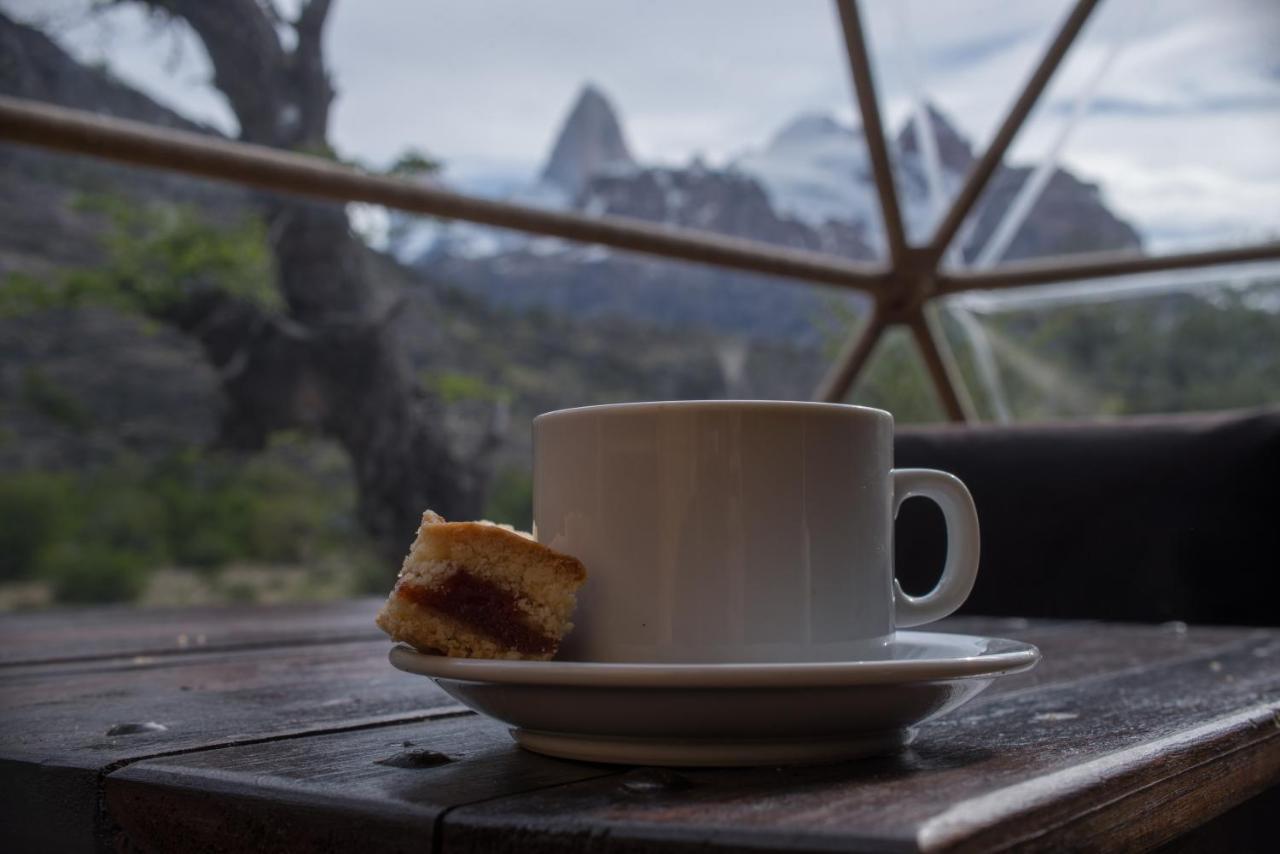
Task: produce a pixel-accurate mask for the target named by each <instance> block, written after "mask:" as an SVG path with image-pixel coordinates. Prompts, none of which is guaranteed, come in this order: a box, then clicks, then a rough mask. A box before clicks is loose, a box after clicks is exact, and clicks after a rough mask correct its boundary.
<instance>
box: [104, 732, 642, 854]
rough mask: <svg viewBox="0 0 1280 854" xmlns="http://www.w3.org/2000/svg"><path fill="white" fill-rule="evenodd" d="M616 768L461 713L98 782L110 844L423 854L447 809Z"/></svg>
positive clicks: (151, 767) (137, 770)
mask: <svg viewBox="0 0 1280 854" xmlns="http://www.w3.org/2000/svg"><path fill="white" fill-rule="evenodd" d="M615 773H617V771H616V770H614V769H611V768H606V767H602V766H595V765H589V764H586V763H580V762H564V761H559V760H555V759H548V758H546V757H542V756H537V755H535V754H532V753H527V752H525V751H523V750H519V749H517V748H515V747H514V745H513V744H512V742H511V739H510V737H509V736H508V735H507V732H506V728H505V727H503V726H502V725H501V724H498V723H496V722H494V721H490V720H487V719H484V718H480V717H478V716H475V715H467V716H464V717H454V718H447V719H443V720H436V721H430V722H424V723H415V724H409V725H404V726H392V727H380V728H378V729H375V730H363V731H358V732H347V733H340V734H333V735H322V736H314V737H311V738H302V739H291V740H287V741H276V742H271V743H267V744H258V745H247V746H243V747H232V748H226V749H222V750H213V751H205V752H201V753H192V754H185V755H182V756H175V757H169V758H163V759H155V760H149V761H146V762H141V763H137V764H134V765H130V766H128V767H126V768H123V769H121V770H119V771H116V772H115V773H113V774H111V775H110V776H109V777H107V779H106V781H105V787H104V788H105V797H106V805H107V810H108V812H109V813H110V816H111V821H112V823H113V828H112V831H111V833H112V837H113V841H114V843H115V845H116V846H117V848H127V849H128V850H136V851H173V850H183V851H237V850H263V849H271V850H278V851H344V850H373V851H406V852H407V851H418V852H422V851H430V850H433V848H434V842H435V840H434V832H435V827H436V821H437V819H438V818H439V816H440V815H441V814H442V813H443V812H444V811H445V810H447V809H449V808H451V807H453V806H456V805H458V804H466V803H475V802H477V801H483V800H488V799H491V798H495V797H500V796H504V795H512V794H516V793H520V792H527V791H534V790H539V789H545V788H547V787H549V786H557V785H563V784H565V783H570V782H575V781H581V780H588V779H592V778H595V777H600V776H603V775H608V774H615Z"/></svg>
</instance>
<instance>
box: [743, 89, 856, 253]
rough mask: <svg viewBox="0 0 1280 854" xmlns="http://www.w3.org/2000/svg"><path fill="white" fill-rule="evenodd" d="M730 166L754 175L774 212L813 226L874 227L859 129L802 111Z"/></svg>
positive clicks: (826, 116)
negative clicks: (760, 146)
mask: <svg viewBox="0 0 1280 854" xmlns="http://www.w3.org/2000/svg"><path fill="white" fill-rule="evenodd" d="M731 166H732V168H733V169H735V170H737V171H739V172H742V173H744V174H747V175H750V176H752V177H754V178H756V179H757V180H758V181H759V182H760V183H761V185H763V187H764V190H765V193H767V194H768V196H769V200H770V201H771V202H772V204H773V206H774V208H775V209H776V210H777V211H778V212H779V213H784V214H786V215H788V216H791V217H794V218H795V219H798V220H800V221H801V222H804V223H807V224H809V225H811V226H814V227H818V226H822V225H824V224H825V223H827V222H830V221H832V220H835V221H838V222H857V223H862V224H864V225H865V226H867V227H868V229H869V231H870V232H872V233H874V232H876V231H878V230H879V227H880V225H879V214H878V213H877V212H876V209H875V196H874V194H868V193H867V187H868V186H869V183H870V181H871V165H870V163H869V161H868V158H867V147H866V144H865V143H864V142H863V139H862V133H861V131H860V130H858V129H857V128H854V127H850V126H848V125H843V124H840V123H839V122H838V121H836V120H835V119H834V118H832V117H831V116H828V115H821V114H817V113H810V114H806V115H802V116H800V117H798V118H796V119H795V120H793V121H792V122H791V123H789V124H787V125H786V126H785V127H783V128H782V129H781V130H780V131H778V133H777V134H776V135H775V136H774V138H773V139H772V140H771V141H770V142H769V144H768V145H767V146H766V147H765V148H763V149H761V150H759V151H753V152H748V153H746V154H743V155H741V156H740V157H738V158H737V159H735V160H734V161H733V163H732V164H731Z"/></svg>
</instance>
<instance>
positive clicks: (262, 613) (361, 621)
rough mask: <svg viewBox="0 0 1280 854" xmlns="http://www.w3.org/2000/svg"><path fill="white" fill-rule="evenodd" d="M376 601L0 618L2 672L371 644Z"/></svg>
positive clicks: (85, 611)
mask: <svg viewBox="0 0 1280 854" xmlns="http://www.w3.org/2000/svg"><path fill="white" fill-rule="evenodd" d="M380 601H381V600H379V599H375V598H366V599H351V600H346V601H342V602H322V603H315V604H296V605H249V606H204V607H193V608H158V609H155V610H143V609H138V608H128V607H118V608H116V607H113V608H70V609H58V610H52V611H41V612H36V613H30V614H5V615H3V616H0V675H3V673H4V669H3V668H5V667H6V666H12V665H19V664H30V663H55V662H65V661H76V660H93V659H106V658H118V657H122V656H134V655H153V656H155V655H174V654H183V653H188V652H197V651H205V652H207V651H210V650H225V649H245V648H252V647H257V646H267V645H274V646H284V645H295V644H308V643H332V642H337V641H349V640H374V639H376V638H379V637H381V636H382V633H381V632H380V631H379V630H378V628H377V627H376V626H374V624H373V615H374V614H375V613H376V612H377V609H378V605H379V604H380Z"/></svg>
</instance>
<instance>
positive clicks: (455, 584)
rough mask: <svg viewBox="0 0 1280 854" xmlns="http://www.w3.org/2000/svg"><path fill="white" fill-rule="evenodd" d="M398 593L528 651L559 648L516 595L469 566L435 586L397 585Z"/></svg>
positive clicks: (534, 651) (413, 601)
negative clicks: (529, 618) (537, 626)
mask: <svg viewBox="0 0 1280 854" xmlns="http://www.w3.org/2000/svg"><path fill="white" fill-rule="evenodd" d="M396 595H398V596H400V597H402V598H404V599H407V600H409V601H410V602H412V603H414V604H415V605H421V606H424V607H427V608H432V609H434V610H436V611H439V612H440V613H442V614H447V615H449V616H450V617H453V618H454V619H455V620H458V621H459V622H461V623H464V624H466V626H467V627H468V628H470V629H472V630H474V631H477V632H481V633H482V634H486V635H488V636H489V637H491V638H493V639H494V640H496V641H498V642H499V643H501V644H502V645H503V646H505V647H508V648H510V649H514V650H516V651H517V652H520V653H523V654H525V655H534V654H537V655H541V654H545V653H548V652H553V651H555V648H556V639H555V638H552V637H548V636H547V635H545V634H543V633H542V632H540V631H538V630H537V629H535V628H533V627H531V626H530V625H529V624H528V623H526V622H525V618H524V613H523V612H522V611H521V610H520V608H519V606H518V605H516V599H515V597H514V596H512V595H511V594H510V593H508V592H507V591H505V590H503V589H502V588H501V587H498V586H497V585H496V584H492V583H490V582H488V581H485V580H484V579H483V578H480V577H478V576H476V575H473V574H471V573H470V572H468V571H467V570H465V569H455V570H454V571H453V572H452V573H451V574H450V575H448V576H447V577H446V578H445V579H444V580H443V581H441V582H440V583H439V584H437V585H434V586H432V587H423V586H422V585H419V584H404V583H402V584H400V585H399V586H398V587H397V588H396Z"/></svg>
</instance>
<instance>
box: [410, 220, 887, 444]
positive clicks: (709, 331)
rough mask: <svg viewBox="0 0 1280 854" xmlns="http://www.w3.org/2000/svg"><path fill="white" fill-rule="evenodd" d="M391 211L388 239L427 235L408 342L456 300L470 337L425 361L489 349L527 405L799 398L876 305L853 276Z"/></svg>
mask: <svg viewBox="0 0 1280 854" xmlns="http://www.w3.org/2000/svg"><path fill="white" fill-rule="evenodd" d="M388 219H389V220H390V222H391V225H390V227H389V228H388V229H387V231H388V232H389V233H390V234H391V238H390V240H391V241H392V242H394V241H395V240H409V241H415V242H417V243H418V244H419V245H420V247H421V248H422V251H421V252H420V253H419V255H418V260H417V261H416V262H414V263H413V264H409V265H399V269H403V270H406V271H408V272H406V273H404V274H403V275H406V276H411V277H413V278H412V281H413V282H415V283H416V287H417V288H420V289H421V290H422V291H423V292H424V293H423V295H422V296H421V297H418V296H415V297H414V299H415V300H425V302H423V303H422V313H421V317H419V318H418V319H417V320H416V321H415V323H416V324H417V326H415V327H414V328H413V329H412V330H410V334H409V335H408V336H407V342H408V346H410V347H411V348H418V349H422V348H429V347H434V346H435V345H434V344H433V343H432V342H433V341H437V340H438V339H439V337H440V334H441V333H433V332H432V331H431V329H432V324H433V323H435V324H443V325H444V327H445V328H446V329H451V328H452V324H454V323H455V319H454V318H453V317H452V315H451V314H450V313H449V312H448V311H446V312H443V313H440V312H439V311H438V308H437V307H436V303H437V302H438V301H440V300H444V304H445V305H446V306H453V305H454V304H455V303H454V301H455V300H456V307H457V308H456V310H457V312H458V314H459V319H457V320H456V322H457V323H458V324H460V328H465V329H467V330H470V331H468V332H467V335H468V336H469V337H468V338H466V339H465V340H459V341H454V342H453V346H451V347H449V348H446V350H445V351H439V352H438V351H436V350H432V351H431V352H427V351H426V350H422V353H421V359H422V360H423V364H428V363H430V362H433V361H436V362H442V363H445V364H450V365H453V364H455V363H456V369H457V370H466V368H465V365H466V364H467V363H468V362H470V361H471V360H472V359H474V358H476V357H477V356H479V355H483V360H482V361H483V363H484V365H486V366H487V367H485V368H484V370H487V371H490V372H491V373H492V376H490V380H492V381H493V382H495V383H497V384H499V385H500V386H502V387H504V388H508V389H510V391H511V394H512V395H513V398H512V399H513V401H517V400H519V401H523V402H522V403H521V404H520V406H523V407H525V408H526V414H527V415H528V416H529V417H532V416H533V415H536V414H537V413H539V412H544V411H548V410H552V409H560V408H564V407H568V406H580V405H585V404H592V403H613V402H619V401H625V400H663V399H688V398H747V399H751V398H778V399H805V398H807V397H808V396H809V395H810V393H811V392H812V390H813V388H814V387H815V386H816V385H817V383H818V381H819V380H820V379H821V377H822V375H823V372H824V371H825V370H826V367H827V363H828V358H829V355H828V354H829V352H830V351H831V350H833V349H835V348H837V347H838V346H839V343H840V341H841V340H842V336H843V335H844V332H845V328H846V326H847V324H848V323H849V322H852V321H853V319H855V318H857V317H860V316H862V315H863V314H865V313H866V312H867V311H868V309H869V306H868V300H867V298H866V297H864V296H862V295H860V294H858V293H856V292H853V291H850V290H847V289H839V288H824V287H817V286H811V285H807V284H802V283H799V282H796V281H790V280H785V279H779V278H775V277H767V276H760V275H756V274H752V273H745V272H739V271H736V270H727V269H723V268H719V267H713V266H709V265H704V264H692V263H685V262H679V261H670V260H666V259H662V258H658V257H655V256H650V255H643V254H639V253H632V252H624V251H621V250H616V249H611V248H608V247H604V246H598V245H593V244H585V243H576V242H573V241H567V240H561V239H559V238H552V237H535V238H527V237H526V236H524V235H521V234H519V233H518V232H513V231H507V230H504V229H496V228H490V227H487V226H480V225H475V224H473V223H467V222H448V221H443V220H436V219H428V218H423V217H407V216H403V215H400V214H396V213H394V212H392V213H390V214H389V215H388ZM451 310H452V309H451ZM486 318H492V324H494V325H493V326H492V327H491V326H490V322H489V321H488V320H485V319H486ZM508 327H509V328H508ZM495 330H505V331H495ZM549 342H557V343H554V345H553V344H551V343H549ZM455 347H456V350H455ZM429 357H430V358H429ZM535 366H536V367H535ZM494 372H496V373H494ZM526 432H527V431H526ZM525 438H527V437H525Z"/></svg>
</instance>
